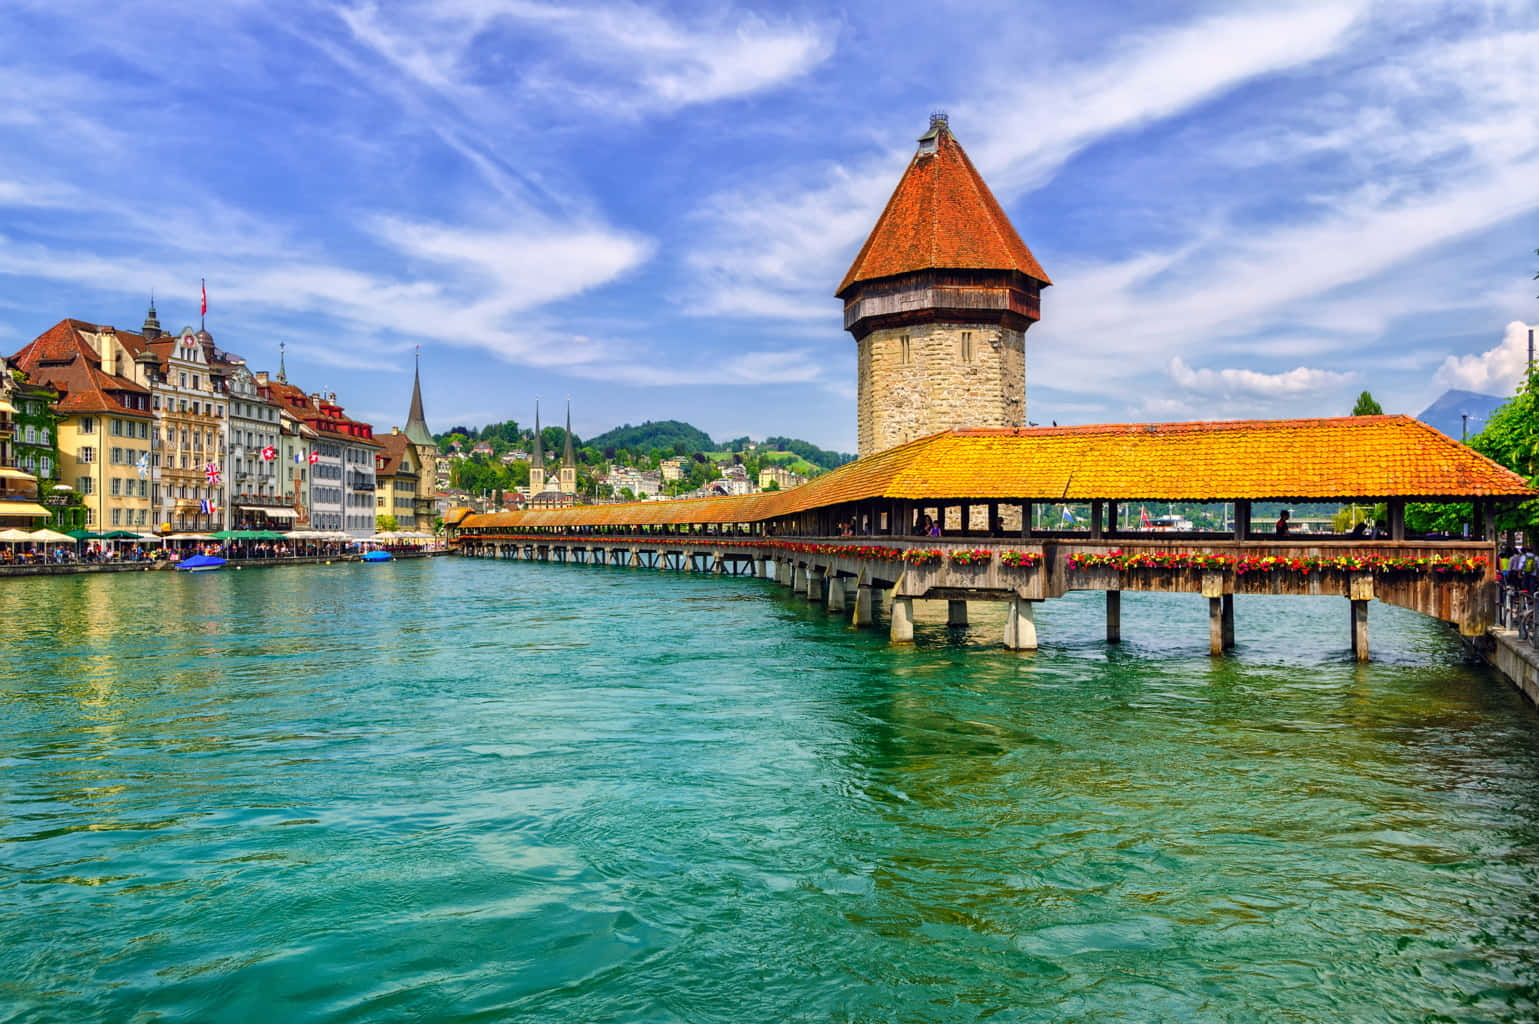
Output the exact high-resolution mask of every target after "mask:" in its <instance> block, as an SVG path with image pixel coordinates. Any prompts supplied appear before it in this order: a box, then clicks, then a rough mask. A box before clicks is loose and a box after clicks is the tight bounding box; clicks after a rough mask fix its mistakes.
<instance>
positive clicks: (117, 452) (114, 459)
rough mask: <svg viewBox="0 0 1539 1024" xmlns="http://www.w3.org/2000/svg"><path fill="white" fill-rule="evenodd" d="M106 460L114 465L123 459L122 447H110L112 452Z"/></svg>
mask: <svg viewBox="0 0 1539 1024" xmlns="http://www.w3.org/2000/svg"><path fill="white" fill-rule="evenodd" d="M108 461H109V462H111V463H112V464H113V465H114V466H116V465H117V464H119V463H120V462H122V461H123V449H121V448H114V449H112V454H111V455H110V456H109V457H108Z"/></svg>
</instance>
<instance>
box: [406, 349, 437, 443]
mask: <svg viewBox="0 0 1539 1024" xmlns="http://www.w3.org/2000/svg"><path fill="white" fill-rule="evenodd" d="M406 436H407V437H408V438H410V439H411V443H412V444H422V445H428V444H432V443H433V432H432V431H431V430H429V429H428V425H427V417H425V416H424V415H423V414H422V352H421V351H420V350H419V351H418V352H417V365H416V367H414V368H413V369H412V377H411V410H410V411H409V412H407V414H406Z"/></svg>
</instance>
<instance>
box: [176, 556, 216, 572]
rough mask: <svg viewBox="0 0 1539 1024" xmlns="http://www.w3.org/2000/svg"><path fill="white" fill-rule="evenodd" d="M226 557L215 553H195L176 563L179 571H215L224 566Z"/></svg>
mask: <svg viewBox="0 0 1539 1024" xmlns="http://www.w3.org/2000/svg"><path fill="white" fill-rule="evenodd" d="M224 564H225V562H224V559H222V558H217V557H215V556H214V555H193V556H192V557H191V558H184V559H182V560H181V561H180V562H178V563H176V571H177V572H213V571H214V570H215V569H222V568H224Z"/></svg>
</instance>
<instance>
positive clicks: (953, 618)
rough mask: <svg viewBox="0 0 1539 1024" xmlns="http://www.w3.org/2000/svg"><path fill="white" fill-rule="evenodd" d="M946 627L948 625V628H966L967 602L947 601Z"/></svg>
mask: <svg viewBox="0 0 1539 1024" xmlns="http://www.w3.org/2000/svg"><path fill="white" fill-rule="evenodd" d="M946 625H948V626H965V625H967V602H966V601H947V602H946Z"/></svg>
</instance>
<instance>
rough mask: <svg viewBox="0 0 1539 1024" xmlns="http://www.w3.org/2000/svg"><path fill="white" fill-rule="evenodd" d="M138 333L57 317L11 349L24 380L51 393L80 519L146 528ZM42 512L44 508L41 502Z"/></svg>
mask: <svg viewBox="0 0 1539 1024" xmlns="http://www.w3.org/2000/svg"><path fill="white" fill-rule="evenodd" d="M146 344H147V343H146V340H145V338H144V337H143V336H142V335H138V334H134V333H132V332H129V331H118V330H117V329H115V328H113V327H111V326H103V325H98V324H92V323H87V322H86V321H83V320H74V319H66V320H61V321H59V322H58V323H57V324H55V325H54V326H52V327H50V328H49V329H48V330H46V331H44V332H43V333H42V334H40V335H38V336H37V337H36V338H35V339H33V340H32V341H31V342H30V343H28V344H27V346H26V347H24V348H23V349H22V350H21V351H19V352H17V353H16V355H15V356H14V357H13V358H14V360H15V363H16V365H17V367H18V368H19V369H20V370H22V371H23V372H25V373H26V374H27V377H28V380H29V382H30V383H31V384H33V385H34V386H38V387H45V388H48V389H50V390H52V391H54V392H56V393H57V394H58V401H57V403H56V404H55V406H54V415H55V416H56V417H57V433H56V435H55V436H56V437H57V443H58V463H57V467H56V471H57V474H58V477H59V479H60V480H61V481H62V484H63V486H68V487H72V488H74V490H75V493H76V494H78V495H79V497H80V499H81V507H82V508H83V510H84V514H83V516H82V517H81V520H82V521H81V522H80V523H79V524H78V525H80V526H83V527H86V528H90V529H102V530H110V529H113V528H117V529H135V530H144V529H148V528H149V527H150V526H151V525H152V524H153V516H152V511H151V510H152V500H153V494H152V489H151V488H152V479H151V478H152V476H153V467H154V456H155V455H156V454H157V453H156V452H155V450H154V449H155V432H154V427H155V413H154V410H153V409H152V408H151V398H152V395H151V388H150V383H149V373H148V364H150V363H153V362H154V357H153V356H151V357H150V358H149V359H147V360H146V359H142V358H141V356H142V355H143V353H144V352H145V345H146ZM45 513H46V510H45Z"/></svg>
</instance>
